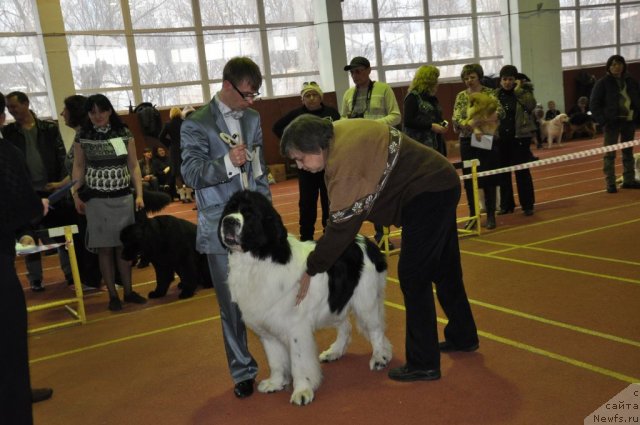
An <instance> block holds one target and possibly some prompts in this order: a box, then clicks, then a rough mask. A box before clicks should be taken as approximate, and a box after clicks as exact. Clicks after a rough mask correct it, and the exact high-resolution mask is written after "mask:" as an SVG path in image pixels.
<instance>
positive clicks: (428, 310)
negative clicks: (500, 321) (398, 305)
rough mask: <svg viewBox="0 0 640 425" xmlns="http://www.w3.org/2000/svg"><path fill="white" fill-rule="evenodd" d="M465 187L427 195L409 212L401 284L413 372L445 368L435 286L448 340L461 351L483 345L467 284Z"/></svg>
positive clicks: (405, 210)
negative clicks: (460, 216) (462, 237)
mask: <svg viewBox="0 0 640 425" xmlns="http://www.w3.org/2000/svg"><path fill="white" fill-rule="evenodd" d="M459 199H460V187H459V186H456V187H454V188H453V189H450V190H447V191H443V192H424V193H422V194H420V195H418V196H416V197H415V198H414V199H412V200H411V201H410V202H409V204H407V205H406V206H405V207H404V208H403V212H402V251H401V252H400V259H399V262H398V278H399V279H400V288H401V289H402V294H403V295H404V303H405V308H406V318H407V330H406V341H405V344H406V347H405V349H406V360H407V365H408V366H409V367H410V368H417V369H438V368H440V350H439V348H438V330H437V320H436V309H435V301H434V298H433V288H432V283H435V285H436V294H437V296H438V301H439V302H440V305H441V306H442V309H443V310H444V312H445V314H446V315H447V318H448V319H449V323H448V324H447V325H446V326H445V329H444V336H445V338H446V339H447V340H448V341H451V342H452V343H453V344H455V345H456V346H459V347H468V346H471V345H474V344H477V343H478V334H477V330H476V324H475V321H474V319H473V314H472V313H471V306H470V305H469V300H468V299H467V294H466V292H465V289H464V283H463V281H462V266H461V264H460V248H459V246H458V232H457V226H456V206H457V205H458V201H459Z"/></svg>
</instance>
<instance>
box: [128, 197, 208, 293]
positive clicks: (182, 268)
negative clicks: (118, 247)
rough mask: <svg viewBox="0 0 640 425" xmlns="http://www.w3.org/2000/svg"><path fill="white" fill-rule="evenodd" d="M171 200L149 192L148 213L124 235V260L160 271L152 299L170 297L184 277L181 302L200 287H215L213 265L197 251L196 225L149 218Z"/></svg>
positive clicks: (163, 217) (139, 216)
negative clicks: (174, 285) (176, 281)
mask: <svg viewBox="0 0 640 425" xmlns="http://www.w3.org/2000/svg"><path fill="white" fill-rule="evenodd" d="M169 202H171V199H170V198H169V196H168V195H166V194H164V193H159V192H147V191H145V195H144V203H145V211H141V212H138V213H136V222H135V223H134V224H131V225H129V226H127V227H125V228H124V229H122V231H121V232H120V241H121V242H122V244H123V249H122V258H123V259H124V260H127V261H131V262H132V263H135V262H136V261H137V260H138V258H139V257H140V258H144V259H145V260H148V261H149V262H150V263H151V264H152V265H153V268H154V269H155V271H156V289H155V290H153V291H151V292H149V298H160V297H164V296H165V295H166V294H167V290H168V289H169V285H171V282H173V280H174V277H175V275H174V273H177V274H178V276H179V277H180V283H179V284H178V287H179V288H180V289H181V291H180V295H179V298H190V297H192V296H193V294H194V293H195V292H196V288H197V286H198V285H201V286H202V287H205V288H210V287H212V286H213V285H212V283H211V275H210V274H209V265H208V263H207V258H206V256H205V255H204V254H200V253H199V252H197V251H196V225H195V224H193V223H191V222H189V221H187V220H183V219H180V218H177V217H173V216H170V215H161V216H156V217H153V218H148V217H147V214H146V212H147V211H154V212H155V211H160V210H161V209H162V208H164V206H166V205H167V204H168V203H169Z"/></svg>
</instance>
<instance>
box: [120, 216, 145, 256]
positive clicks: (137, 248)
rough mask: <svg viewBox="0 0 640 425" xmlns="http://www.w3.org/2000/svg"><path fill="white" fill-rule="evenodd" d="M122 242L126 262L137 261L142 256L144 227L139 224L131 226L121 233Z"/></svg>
mask: <svg viewBox="0 0 640 425" xmlns="http://www.w3.org/2000/svg"><path fill="white" fill-rule="evenodd" d="M120 241H121V242H122V255H121V257H122V259H123V260H126V261H131V262H134V261H137V260H138V256H139V255H140V254H142V244H141V241H142V225H141V224H139V223H134V224H130V225H128V226H127V227H125V228H124V229H122V230H121V231H120Z"/></svg>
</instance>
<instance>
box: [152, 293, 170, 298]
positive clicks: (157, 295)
mask: <svg viewBox="0 0 640 425" xmlns="http://www.w3.org/2000/svg"><path fill="white" fill-rule="evenodd" d="M165 295H166V293H165V294H163V293H162V292H159V291H151V292H149V298H162V297H164V296H165Z"/></svg>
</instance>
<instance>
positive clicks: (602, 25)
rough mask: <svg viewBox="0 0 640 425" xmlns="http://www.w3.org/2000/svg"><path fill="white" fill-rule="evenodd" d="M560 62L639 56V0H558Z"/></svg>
mask: <svg viewBox="0 0 640 425" xmlns="http://www.w3.org/2000/svg"><path fill="white" fill-rule="evenodd" d="M560 8H561V9H560V22H561V24H560V31H561V46H562V66H563V67H564V68H570V67H581V66H591V65H596V64H601V63H605V62H606V61H607V59H608V58H609V56H611V55H613V54H621V55H622V56H624V57H625V59H627V61H631V60H638V59H640V32H638V28H640V1H630V0H560Z"/></svg>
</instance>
